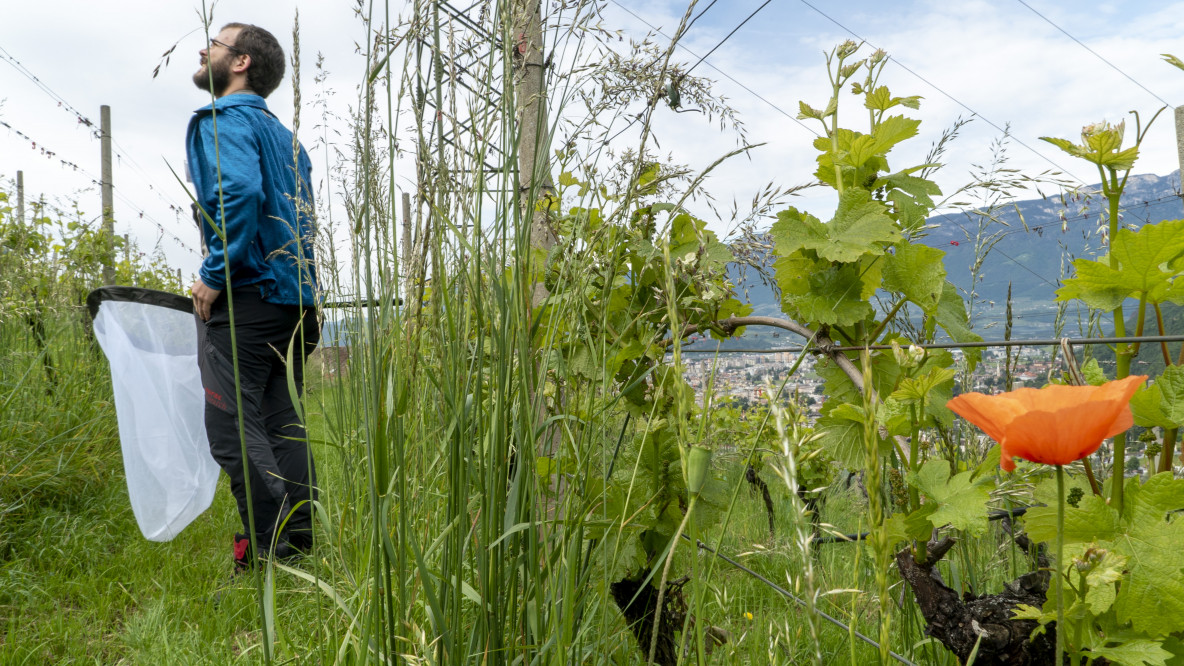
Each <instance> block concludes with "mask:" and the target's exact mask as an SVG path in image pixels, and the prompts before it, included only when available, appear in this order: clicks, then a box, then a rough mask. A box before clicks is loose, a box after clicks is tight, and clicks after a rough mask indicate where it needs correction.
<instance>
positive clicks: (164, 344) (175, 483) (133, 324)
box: [88, 287, 219, 541]
mask: <svg viewBox="0 0 1184 666" xmlns="http://www.w3.org/2000/svg"><path fill="white" fill-rule="evenodd" d="M88 302H89V304H90V306H91V312H92V314H93V315H94V330H95V338H96V339H97V340H98V342H99V345H100V346H101V347H102V348H103V352H104V353H105V354H106V355H107V360H108V362H109V363H110V365H111V383H112V386H113V387H114V392H115V411H116V414H117V416H118V420H119V440H120V445H121V447H122V449H123V467H124V470H125V472H126V474H127V491H128V496H129V497H130V499H131V505H132V512H133V513H134V514H135V516H136V522H137V523H138V524H139V526H140V531H141V532H142V533H143V534H144V537H145V538H147V539H149V540H151V541H169V540H170V539H172V538H173V537H175V536H177V534H178V533H180V532H181V530H183V529H184V528H185V526H187V525H188V524H189V523H190V522H192V521H193V520H194V519H195V518H197V517H198V516H199V515H201V513H202V512H203V511H205V510H206V509H207V508H209V506H210V502H211V501H212V500H213V497H214V488H215V486H216V485H217V482H218V473H219V468H218V464H217V463H215V462H214V459H213V458H212V457H211V456H210V447H209V443H208V441H207V440H206V429H205V418H204V413H205V399H204V395H203V392H202V384H201V376H200V373H199V371H198V365H197V328H196V321H195V319H194V316H193V313H192V310H191V309H190V310H189V311H188V312H186V311H185V310H184V308H187V307H189V305H188V301H187V300H186V299H184V298H182V297H180V296H177V295H175V294H166V293H163V292H155V291H150V290H147V289H135V288H130V287H103V288H101V289H98V290H96V291H95V292H94V293H92V294H91V297H90V298H89V299H88ZM96 310H97V311H96Z"/></svg>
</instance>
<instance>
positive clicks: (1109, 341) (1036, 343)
mask: <svg viewBox="0 0 1184 666" xmlns="http://www.w3.org/2000/svg"><path fill="white" fill-rule="evenodd" d="M1062 342H1065V343H1068V344H1070V345H1114V344H1134V343H1140V342H1147V343H1154V342H1184V335H1146V336H1142V337H1137V336H1126V337H1118V338H1113V337H1112V338H1047V339H1041V338H1035V339H1029V340H982V341H977V342H928V343H925V344H920V345H912V344H910V345H909V346H913V347H920V348H921V349H971V348H983V347H1052V346H1056V345H1059V344H1061V343H1062ZM900 346H901V347H904V346H905V345H900ZM865 349H867V350H873V351H874V350H888V349H892V345H867V346H863V345H846V346H841V347H840V346H835V347H830V348H828V349H818V348H812V349H809V352H810V353H812V354H824V353H826V352H828V351H835V352H850V351H863V350H865ZM681 351H682V353H684V354H780V353H783V352H789V353H801V352H803V351H807V349H806V348H805V347H802V346H797V347H770V348H767V349H688V348H686V347H683V348H682V350H681ZM667 353H669V352H667Z"/></svg>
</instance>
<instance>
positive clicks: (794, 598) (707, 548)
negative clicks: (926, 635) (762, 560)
mask: <svg viewBox="0 0 1184 666" xmlns="http://www.w3.org/2000/svg"><path fill="white" fill-rule="evenodd" d="M682 538H684V539H686V540H687V541H690V540H691V538H690V537H688V536H687V535H685V534H683V535H682ZM695 545H697V546H698V547H699V550H705V551H707V552H709V553H711V554H712V555H715V556H716V557H718V558H719V559H721V560H723V561H724V562H727V563H728V564H730V565H732V566H734V567H736V568H737V569H739V570H741V571H743V572H744V573H746V574H748V575H749V576H752V577H753V578H755V579H757V580H759V581H760V582H762V583H764V584H765V585H767V586H769V587H770V588H772V589H773V590H775V591H776V592H777V593H779V594H781V595H782V596H784V597H785V598H786V599H790V600H791V601H793V602H794V603H796V604H798V605H800V606H802V607H806V602H805V600H803V599H801V598H799V597H797V596H795V595H794V594H793V593H791V592H790V591H789V590H786V589H785V588H783V587H781V586H780V585H778V584H777V583H774V582H773V581H771V580H769V579H768V578H765V577H764V576H762V575H760V574H759V573H757V572H755V571H753V570H752V569H749V568H748V567H746V566H744V565H743V564H740V563H739V562H737V561H736V560H733V559H732V558H730V557H728V556H727V555H724V554H723V553H721V552H719V551H717V550H715V549H714V548H712V547H711V546H708V545H707V544H705V543H703V542H702V541H699V540H697V539H696V540H695ZM814 612H815V613H817V614H818V616H819V617H821V618H822V619H824V620H826V621H827V622H830V623H831V624H833V625H835V626H836V627H839V628H841V629H842V630H843V631H847V632H850V633H852V634H855V636H856V637H857V638H859V639H860V640H862V641H863V642H865V643H867V644H868V645H871V646H872V647H874V648H876V649H877V650H878V649H880V644H879V643H877V642H875V641H874V640H872V639H871V638H868V637H867V636H864V635H863V634H861V633H859V632H858V631H856V630H854V629H852V628H851V627H850V626H848V625H847V624H846V623H845V622H843V621H842V620H840V619H838V618H836V617H832V616H830V615H827V614H826V613H824V612H822V611H820V610H818V609H817V608H815V609H814ZM888 654H889V655H891V656H892V658H893V659H895V660H897V661H899V662H900V663H902V664H908V666H917V665H916V664H915V663H913V662H911V661H909V660H908V659H906V658H905V657H902V656H900V655H899V654H896V653H895V652H892V651H889V652H888Z"/></svg>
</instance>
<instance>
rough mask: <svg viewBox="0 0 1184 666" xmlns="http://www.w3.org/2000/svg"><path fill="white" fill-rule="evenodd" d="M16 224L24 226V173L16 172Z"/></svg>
mask: <svg viewBox="0 0 1184 666" xmlns="http://www.w3.org/2000/svg"><path fill="white" fill-rule="evenodd" d="M16 223H17V225H18V226H24V224H25V172H24V171H17V172H16Z"/></svg>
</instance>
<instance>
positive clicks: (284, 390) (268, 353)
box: [197, 287, 320, 551]
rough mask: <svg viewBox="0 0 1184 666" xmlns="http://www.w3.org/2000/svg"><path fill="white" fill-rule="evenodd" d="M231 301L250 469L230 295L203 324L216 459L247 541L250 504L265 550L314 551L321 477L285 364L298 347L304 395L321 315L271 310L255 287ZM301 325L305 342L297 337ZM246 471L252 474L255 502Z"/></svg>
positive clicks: (201, 358)
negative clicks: (313, 504)
mask: <svg viewBox="0 0 1184 666" xmlns="http://www.w3.org/2000/svg"><path fill="white" fill-rule="evenodd" d="M233 296H234V333H235V337H236V339H237V344H238V367H239V380H240V387H241V391H242V412H243V419H242V422H243V433H244V437H245V440H246V452H247V463H248V464H247V465H245V466H244V464H243V456H242V451H243V447H242V443H241V442H240V440H239V431H238V418H237V416H236V412H237V411H238V410H237V404H236V399H235V390H234V365H233V356H232V354H233V352H232V349H233V346H232V345H231V338H230V310H229V308H228V307H227V298H226V294H225V293H222V294H221V295H220V296H219V297H218V300H216V301H214V304H213V306H212V308H211V310H210V320H209V321H206V322H203V321H201V320H200V319H199V320H198V322H197V329H198V363H199V364H200V366H201V381H202V386H203V387H204V388H205V395H206V411H205V424H206V434H207V436H208V437H209V440H210V452H211V453H212V454H213V457H214V460H215V461H217V463H218V464H219V465H220V466H221V467H222V469H223V470H224V471H225V472H226V474H227V476H229V477H230V491H231V492H232V493H233V494H234V499H235V501H236V502H237V503H238V512H239V515H240V516H241V518H242V521H243V533H245V534H248V533H249V532H250V530H249V528H248V525H249V523H248V519H247V504H248V502H249V503H250V504H251V507H252V508H253V510H254V514H255V536H256V537H257V539H258V543H259V547H260V548H261V549H263V550H265V551H269V550H270V549H271V547H272V543H273V540H274V541H275V543H277V544H278V543H281V542H287V543H288V544H290V545H291V546H295V547H296V548H299V549H301V550H305V549H307V548H308V547H309V546H310V545H311V543H312V507H311V505H310V503H309V502H308V501H306V500H315V499H316V496H317V491H316V469H315V466H314V465H313V464H312V453H311V451H310V450H309V448H308V434H307V431H306V430H305V428H304V424H303V423H302V422H301V420H300V417H299V414H298V413H297V411H296V409H295V407H293V404H292V398H291V392H290V390H289V387H288V374H287V371H288V366H287V363H286V360H285V359H286V357H287V354H288V349H289V345H292V367H291V370H292V376H293V379H294V380H295V389H296V392H297V395H299V394H300V392H301V391H302V390H303V386H304V359H305V357H306V356H308V354H310V353H312V351H313V350H314V349H316V346H317V343H318V342H319V341H320V328H319V327H318V325H317V319H316V309H315V308H305V309H304V310H303V312H302V311H301V309H300V308H299V307H297V306H285V305H275V304H272V303H267V302H265V301H263V299H262V298H261V296H260V294H259V289H258V288H257V287H242V288H238V289H235V290H234V293H233ZM302 325H303V340H302V338H301V332H300V330H299V329H300V328H301V326H302ZM302 342H303V344H301V343H302ZM244 467H245V470H244ZM244 471H245V472H246V473H249V474H250V480H251V493H250V494H249V495H248V494H247V484H246V481H245V479H246V474H245V473H244ZM285 521H286V525H285ZM281 526H283V530H282V532H281V531H280V527H281Z"/></svg>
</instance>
